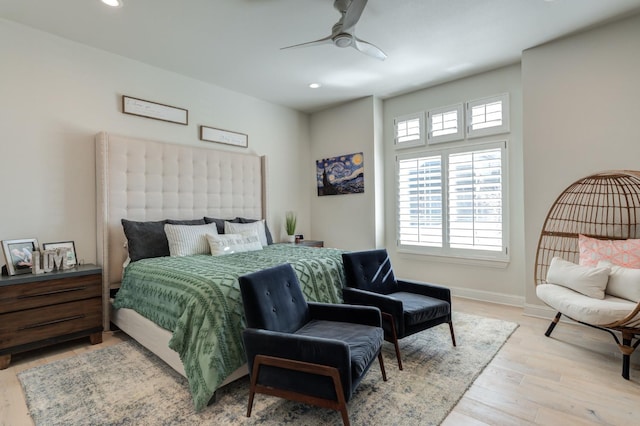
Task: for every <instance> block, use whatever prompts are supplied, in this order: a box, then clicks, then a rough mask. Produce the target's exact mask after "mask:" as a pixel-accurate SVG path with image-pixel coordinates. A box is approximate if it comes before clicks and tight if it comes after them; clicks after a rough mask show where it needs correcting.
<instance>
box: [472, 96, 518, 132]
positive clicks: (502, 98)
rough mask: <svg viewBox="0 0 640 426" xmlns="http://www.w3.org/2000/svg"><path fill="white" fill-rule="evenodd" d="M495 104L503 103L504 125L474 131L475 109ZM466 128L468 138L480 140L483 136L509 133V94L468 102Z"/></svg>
mask: <svg viewBox="0 0 640 426" xmlns="http://www.w3.org/2000/svg"><path fill="white" fill-rule="evenodd" d="M495 102H501V103H502V118H501V120H502V124H501V125H497V126H492V127H485V128H481V129H473V124H472V120H473V113H472V111H473V108H476V107H479V106H482V105H489V104H492V103H495ZM466 127H467V137H468V138H478V137H482V136H489V135H498V134H501V133H508V132H509V93H502V94H500V95H494V96H488V97H486V98H480V99H476V100H473V101H469V102H467V106H466Z"/></svg>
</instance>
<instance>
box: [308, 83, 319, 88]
mask: <svg viewBox="0 0 640 426" xmlns="http://www.w3.org/2000/svg"><path fill="white" fill-rule="evenodd" d="M309 87H310V88H312V89H317V88H318V87H320V83H311V84H310V85H309Z"/></svg>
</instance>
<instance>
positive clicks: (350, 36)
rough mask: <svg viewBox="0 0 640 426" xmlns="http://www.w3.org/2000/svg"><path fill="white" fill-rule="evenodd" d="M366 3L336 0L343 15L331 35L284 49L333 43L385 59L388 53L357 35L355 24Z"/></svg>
mask: <svg viewBox="0 0 640 426" xmlns="http://www.w3.org/2000/svg"><path fill="white" fill-rule="evenodd" d="M366 5H367V0H335V1H334V2H333V7H334V8H335V9H336V10H337V11H338V12H340V14H341V15H342V16H341V17H340V20H339V21H338V22H336V23H335V24H334V25H333V28H332V30H331V35H330V36H327V37H324V38H321V39H319V40H314V41H309V42H306V43H300V44H294V45H293V46H287V47H283V48H282V49H292V48H296V47H310V46H318V45H321V44H328V43H333V45H335V46H337V47H341V48H345V47H353V48H354V49H356V50H357V51H359V52H361V53H364V54H365V55H368V56H371V57H373V58H376V59H380V60H381V61H384V60H385V59H386V58H387V55H386V54H385V53H384V52H383V51H382V50H381V49H380V48H379V47H377V46H375V45H373V44H371V43H369V42H366V41H364V40H360V39H359V38H357V37H356V36H355V26H356V24H357V23H358V21H359V20H360V17H361V16H362V11H363V10H364V7H365V6H366Z"/></svg>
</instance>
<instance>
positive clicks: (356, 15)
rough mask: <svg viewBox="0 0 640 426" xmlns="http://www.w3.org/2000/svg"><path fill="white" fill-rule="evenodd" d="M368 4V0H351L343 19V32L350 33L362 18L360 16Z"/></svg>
mask: <svg viewBox="0 0 640 426" xmlns="http://www.w3.org/2000/svg"><path fill="white" fill-rule="evenodd" d="M366 5H367V0H351V4H350V5H349V7H348V8H347V11H346V12H345V14H344V17H343V19H342V30H341V31H342V32H345V33H348V32H351V31H353V27H355V26H356V24H357V23H358V21H359V20H360V16H362V11H363V10H364V7H365V6H366Z"/></svg>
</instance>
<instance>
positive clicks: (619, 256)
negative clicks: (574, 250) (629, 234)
mask: <svg viewBox="0 0 640 426" xmlns="http://www.w3.org/2000/svg"><path fill="white" fill-rule="evenodd" d="M578 247H579V249H580V265H582V266H597V265H598V262H599V261H601V260H608V261H609V262H611V263H612V264H614V265H618V266H623V267H625V268H634V269H640V240H598V239H596V238H590V237H587V236H585V235H579V236H578Z"/></svg>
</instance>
